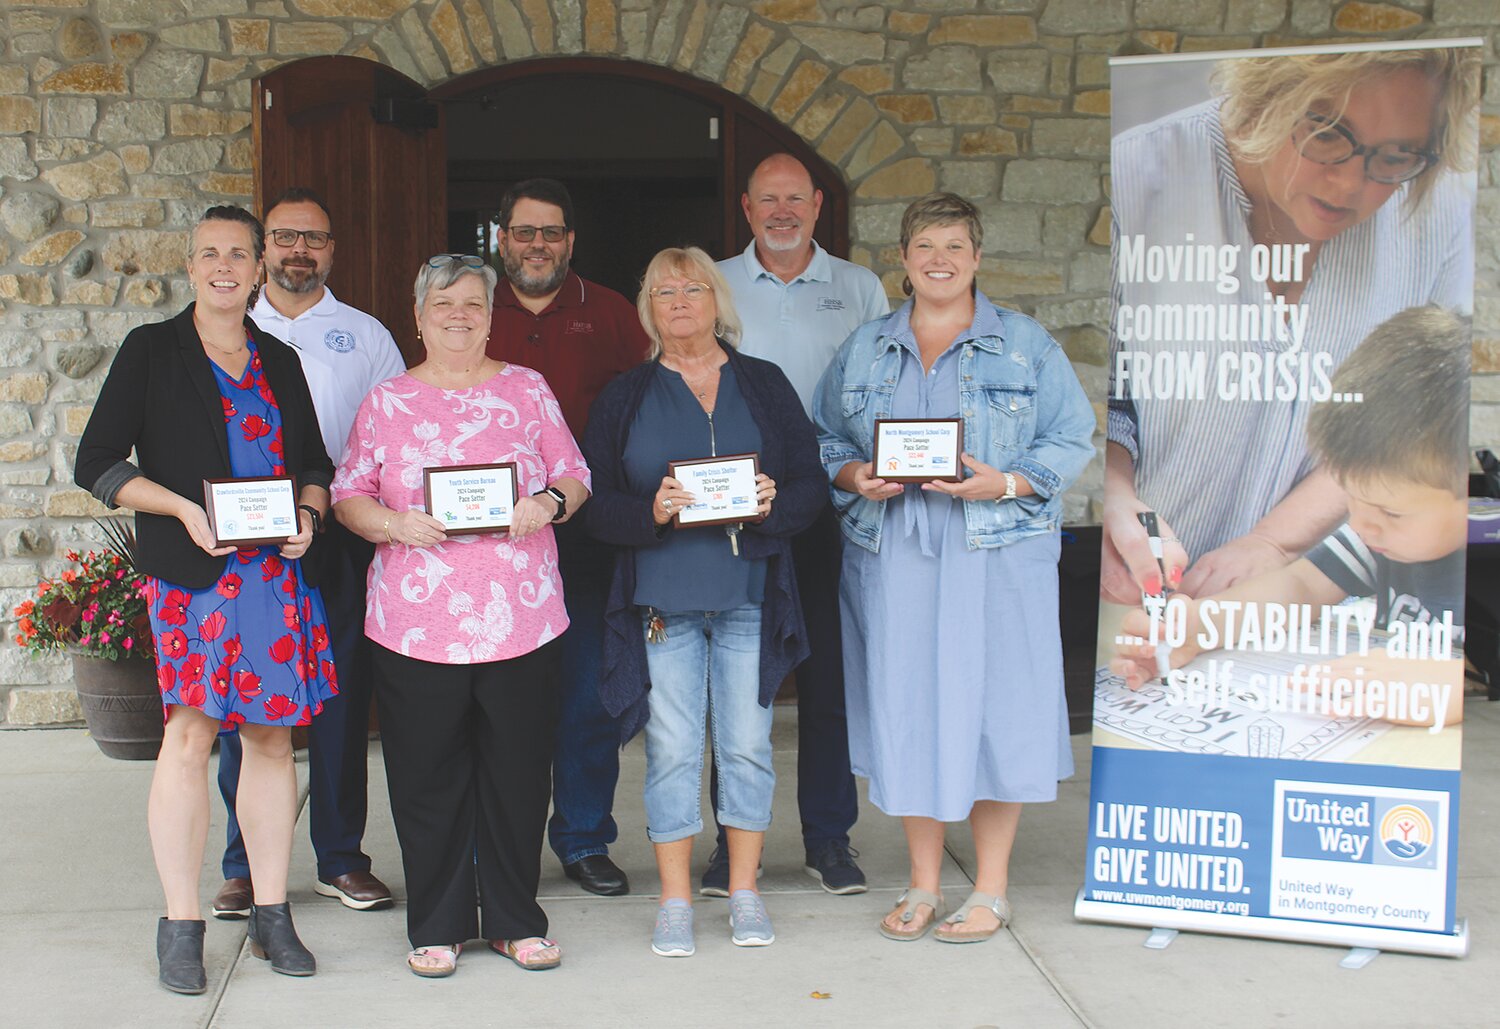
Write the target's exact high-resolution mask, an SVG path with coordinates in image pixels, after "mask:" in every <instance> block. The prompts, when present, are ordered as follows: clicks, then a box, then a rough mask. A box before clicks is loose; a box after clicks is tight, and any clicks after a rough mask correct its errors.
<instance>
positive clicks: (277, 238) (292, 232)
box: [267, 229, 333, 250]
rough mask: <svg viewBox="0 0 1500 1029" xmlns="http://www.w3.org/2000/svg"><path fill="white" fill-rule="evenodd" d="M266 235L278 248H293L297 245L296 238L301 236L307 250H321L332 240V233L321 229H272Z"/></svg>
mask: <svg viewBox="0 0 1500 1029" xmlns="http://www.w3.org/2000/svg"><path fill="white" fill-rule="evenodd" d="M267 235H268V236H270V237H271V242H272V243H275V244H276V245H277V246H279V247H294V246H296V245H297V237H298V236H301V237H302V238H303V239H305V240H307V249H309V250H322V249H323V248H324V247H326V246H327V245H328V241H329V240H330V239H332V238H333V233H331V232H324V231H323V230H322V229H272V230H271V231H270V232H268V233H267Z"/></svg>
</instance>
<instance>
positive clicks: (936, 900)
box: [880, 886, 943, 943]
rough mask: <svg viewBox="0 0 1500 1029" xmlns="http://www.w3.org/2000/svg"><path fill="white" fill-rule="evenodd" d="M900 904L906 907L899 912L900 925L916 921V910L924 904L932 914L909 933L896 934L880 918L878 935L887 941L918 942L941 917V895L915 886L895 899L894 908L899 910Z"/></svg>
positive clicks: (893, 909)
mask: <svg viewBox="0 0 1500 1029" xmlns="http://www.w3.org/2000/svg"><path fill="white" fill-rule="evenodd" d="M902 904H905V905H906V910H905V911H903V912H901V917H900V922H901V924H902V925H911V923H912V922H915V921H916V920H917V909H918V908H919V907H921V906H922V905H924V904H925V905H926V906H927V907H928V908H930V909H931V910H932V914H931V915H930V916H929V917H928V919H927V920H926V921H925V922H922V923H921V924H920V925H918V926H917V928H916V929H913V930H911V931H910V932H897V931H896V930H895V929H892V928H891V927H890V926H888V925H886V924H885V919H884V918H882V919H881V920H880V935H881V936H884V937H885V938H886V939H888V940H900V941H901V942H902V943H906V942H908V941H910V940H920V939H921V938H922V937H924V936H926V935H927V930H929V929H931V928H932V927H933V926H934V925H936V924H937V920H938V919H940V918H942V917H943V895H942V894H941V893H929V892H927V891H926V890H919V889H917V888H916V887H915V886H910V887H908V888H907V889H906V891H905V892H904V893H902V894H901V896H899V897H897V898H896V907H897V908H899V907H900V906H901V905H902ZM895 909H896V908H892V909H891V910H892V911H895ZM887 917H889V916H887Z"/></svg>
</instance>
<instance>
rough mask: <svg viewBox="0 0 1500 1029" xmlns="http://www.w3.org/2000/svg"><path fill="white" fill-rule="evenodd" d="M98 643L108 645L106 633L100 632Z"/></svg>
mask: <svg viewBox="0 0 1500 1029" xmlns="http://www.w3.org/2000/svg"><path fill="white" fill-rule="evenodd" d="M99 642H100V643H108V642H109V633H107V632H101V633H100V634H99Z"/></svg>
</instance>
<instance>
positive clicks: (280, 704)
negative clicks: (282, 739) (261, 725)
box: [265, 693, 297, 722]
mask: <svg viewBox="0 0 1500 1029" xmlns="http://www.w3.org/2000/svg"><path fill="white" fill-rule="evenodd" d="M265 709H266V717H267V718H269V719H271V720H272V721H273V722H279V721H281V720H282V719H283V718H286V717H288V716H289V715H294V714H296V713H297V702H296V701H294V700H293V699H292V698H291V697H283V696H282V695H281V694H280V693H275V694H272V695H271V697H270V699H268V700H267V701H266V702H265Z"/></svg>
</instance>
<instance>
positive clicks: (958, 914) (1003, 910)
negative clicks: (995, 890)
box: [932, 890, 1010, 943]
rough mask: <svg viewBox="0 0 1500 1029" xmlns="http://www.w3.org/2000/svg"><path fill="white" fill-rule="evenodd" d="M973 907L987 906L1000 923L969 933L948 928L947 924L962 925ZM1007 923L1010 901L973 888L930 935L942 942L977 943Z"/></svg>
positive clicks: (1008, 920) (1008, 922)
mask: <svg viewBox="0 0 1500 1029" xmlns="http://www.w3.org/2000/svg"><path fill="white" fill-rule="evenodd" d="M975 908H988V909H989V910H990V911H992V912H994V915H995V917H996V918H997V919H999V921H1000V924H999V925H997V926H995V928H993V929H990V930H988V931H985V930H980V931H978V932H971V933H960V932H954V931H953V930H952V929H949V928H948V926H952V925H962V924H963V923H964V922H966V921H968V919H969V912H970V911H972V910H974V909H975ZM1009 924H1010V901H1008V900H1006V899H1005V898H1004V897H996V896H994V895H993V894H989V893H981V892H979V891H978V890H975V891H974V892H973V893H971V894H969V898H968V899H967V900H965V901H964V902H963V903H962V904H960V905H959V907H958V910H957V911H955V912H953V914H951V915H949V916H948V917H947V918H945V919H943V924H942V925H940V926H938V927H937V928H936V929H934V930H933V932H932V935H933V937H934V938H936V939H938V940H940V941H942V942H943V943H978V942H980V941H981V940H987V939H989V938H990V937H991V936H994V935H995V934H996V933H997V932H999V931H1000V930H1001V929H1004V928H1005V927H1006V926H1007V925H1009Z"/></svg>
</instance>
